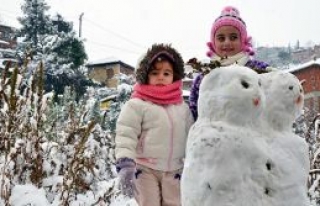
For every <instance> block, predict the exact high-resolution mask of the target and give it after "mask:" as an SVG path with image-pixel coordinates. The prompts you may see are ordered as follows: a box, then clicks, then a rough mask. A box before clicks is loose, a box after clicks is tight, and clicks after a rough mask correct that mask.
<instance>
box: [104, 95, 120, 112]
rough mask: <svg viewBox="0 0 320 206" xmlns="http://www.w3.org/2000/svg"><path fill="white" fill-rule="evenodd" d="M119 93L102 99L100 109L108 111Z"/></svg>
mask: <svg viewBox="0 0 320 206" xmlns="http://www.w3.org/2000/svg"><path fill="white" fill-rule="evenodd" d="M116 99H117V95H116V94H113V95H110V96H107V97H105V98H103V99H101V100H100V110H101V111H107V110H109V108H110V105H111V103H112V102H114V101H116Z"/></svg>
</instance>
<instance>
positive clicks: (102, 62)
mask: <svg viewBox="0 0 320 206" xmlns="http://www.w3.org/2000/svg"><path fill="white" fill-rule="evenodd" d="M108 64H122V65H124V66H126V67H129V68H132V69H134V67H133V66H131V65H129V64H127V63H125V62H123V61H121V60H120V59H119V58H117V57H113V56H111V57H107V58H103V59H97V60H94V61H89V62H88V63H87V64H86V66H89V67H92V66H96V65H108Z"/></svg>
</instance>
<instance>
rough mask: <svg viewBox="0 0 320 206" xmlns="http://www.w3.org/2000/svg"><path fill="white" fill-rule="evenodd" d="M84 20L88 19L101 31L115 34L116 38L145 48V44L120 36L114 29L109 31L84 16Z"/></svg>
mask: <svg viewBox="0 0 320 206" xmlns="http://www.w3.org/2000/svg"><path fill="white" fill-rule="evenodd" d="M84 20H85V21H88V22H89V23H91V24H92V25H94V26H96V27H98V28H100V29H101V30H103V31H105V32H109V33H111V34H113V35H115V36H116V37H118V38H120V39H123V40H125V41H127V42H129V43H131V44H133V45H135V46H137V47H140V48H143V49H146V47H145V46H142V45H141V44H138V43H136V42H134V41H132V40H130V39H128V38H126V37H124V36H122V35H121V34H118V33H116V32H114V31H111V30H109V29H106V28H105V27H103V26H101V25H99V24H97V23H95V22H93V21H91V20H89V19H86V18H84Z"/></svg>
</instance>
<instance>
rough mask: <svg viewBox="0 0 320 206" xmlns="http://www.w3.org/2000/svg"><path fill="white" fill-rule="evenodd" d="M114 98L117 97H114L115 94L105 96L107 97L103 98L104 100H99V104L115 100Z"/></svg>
mask: <svg viewBox="0 0 320 206" xmlns="http://www.w3.org/2000/svg"><path fill="white" fill-rule="evenodd" d="M116 97H117V95H116V94H113V95H110V96H107V97H105V98H102V99H100V102H104V101H108V100H112V99H115V98H116Z"/></svg>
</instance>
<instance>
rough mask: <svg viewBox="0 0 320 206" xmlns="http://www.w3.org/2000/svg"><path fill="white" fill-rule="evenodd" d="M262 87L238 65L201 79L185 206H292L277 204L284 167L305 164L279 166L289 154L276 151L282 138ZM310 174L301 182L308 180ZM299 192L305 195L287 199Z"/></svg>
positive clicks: (185, 181)
mask: <svg viewBox="0 0 320 206" xmlns="http://www.w3.org/2000/svg"><path fill="white" fill-rule="evenodd" d="M264 79H265V80H266V79H268V77H267V76H266V77H265V78H264ZM262 83H263V82H261V79H260V76H259V75H258V74H256V73H255V72H254V71H252V70H251V69H249V68H246V67H242V66H238V65H231V66H228V67H223V68H217V69H215V70H213V71H212V72H210V73H209V74H208V75H206V76H205V78H204V79H203V82H202V84H201V87H200V93H199V94H200V95H199V107H198V108H199V118H198V120H197V121H196V122H195V124H194V125H193V127H192V128H191V130H190V132H189V137H188V143H187V149H186V159H185V167H184V170H183V174H182V179H181V196H182V197H181V199H182V205H183V206H195V205H204V206H209V205H210V206H211V205H218V206H224V205H226V206H242V205H245V206H251V205H252V206H259V205H264V206H271V205H290V204H287V203H285V201H286V200H283V201H282V202H280V201H279V198H278V196H279V195H280V194H285V192H282V193H278V194H276V193H277V191H278V190H280V189H284V190H285V189H286V188H285V187H286V186H288V185H287V183H286V184H284V185H282V184H281V178H284V175H283V170H284V167H285V166H286V165H281V163H282V162H283V163H285V164H289V163H292V162H298V161H301V162H305V161H306V160H305V159H304V158H301V160H292V161H291V162H290V161H289V162H286V161H287V160H286V158H287V157H286V158H282V160H277V157H276V155H277V154H283V153H284V154H286V153H287V152H288V150H284V149H282V148H280V149H279V147H280V146H276V145H277V140H276V139H277V138H278V136H277V135H274V134H275V133H276V131H275V129H274V128H273V125H272V124H270V123H269V122H268V121H267V119H268V118H267V117H266V115H267V114H266V111H267V110H268V106H267V104H266V101H267V100H268V98H269V97H271V96H265V95H264V92H263V90H262V86H261V84H262ZM271 98H273V97H271ZM290 112H291V111H290ZM266 128H268V129H269V130H270V132H269V133H268V132H267V129H266ZM280 134H284V133H283V132H280ZM290 135H292V133H290ZM279 137H280V136H279ZM297 141H300V140H297ZM297 144H298V143H297ZM278 150H279V151H278ZM304 151H305V148H304V147H303V149H301V151H300V153H303V152H304ZM298 153H299V152H297V154H298ZM302 159H303V160H302ZM295 166H297V168H298V169H299V168H300V166H301V164H299V163H297V164H296V165H295ZM292 167H293V166H292ZM303 167H306V165H304V166H303ZM291 169H292V168H291ZM306 174H307V173H306V171H302V172H301V174H299V175H297V176H299V177H301V179H304V177H305V176H306ZM293 176H294V175H293ZM302 176H303V177H302ZM292 178H293V177H292ZM289 180H291V178H288V180H286V181H287V182H288V181H289ZM300 184H302V183H301V181H300ZM294 187H296V186H294ZM302 188H303V187H302V186H301V189H302ZM304 188H306V185H304ZM295 192H298V193H302V191H301V190H295V191H291V192H289V193H290V194H291V193H292V194H293V193H295ZM289 193H288V194H289ZM290 203H292V202H290ZM300 205H304V204H300Z"/></svg>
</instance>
